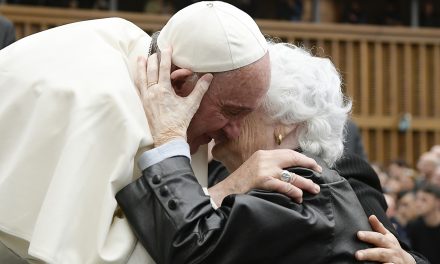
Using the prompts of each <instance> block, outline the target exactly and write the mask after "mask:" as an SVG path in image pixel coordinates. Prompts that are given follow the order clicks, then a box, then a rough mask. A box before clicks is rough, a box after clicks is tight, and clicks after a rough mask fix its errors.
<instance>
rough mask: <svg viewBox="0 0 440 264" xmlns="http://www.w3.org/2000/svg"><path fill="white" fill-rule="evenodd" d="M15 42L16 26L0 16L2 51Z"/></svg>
mask: <svg viewBox="0 0 440 264" xmlns="http://www.w3.org/2000/svg"><path fill="white" fill-rule="evenodd" d="M14 41H15V28H14V24H12V22H11V21H9V20H8V19H6V18H5V17H3V16H1V15H0V50H1V49H3V48H5V47H6V46H9V45H10V44H12V43H13V42H14Z"/></svg>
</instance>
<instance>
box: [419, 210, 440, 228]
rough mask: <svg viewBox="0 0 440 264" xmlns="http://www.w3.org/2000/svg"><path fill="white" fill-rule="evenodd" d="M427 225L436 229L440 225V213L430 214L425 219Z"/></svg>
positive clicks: (435, 211) (434, 211)
mask: <svg viewBox="0 0 440 264" xmlns="http://www.w3.org/2000/svg"><path fill="white" fill-rule="evenodd" d="M423 220H424V221H425V224H426V225H427V226H430V227H435V226H438V225H440V211H439V210H433V211H432V212H430V213H429V214H427V215H426V216H424V217H423Z"/></svg>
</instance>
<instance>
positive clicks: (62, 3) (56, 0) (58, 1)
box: [40, 0, 74, 7]
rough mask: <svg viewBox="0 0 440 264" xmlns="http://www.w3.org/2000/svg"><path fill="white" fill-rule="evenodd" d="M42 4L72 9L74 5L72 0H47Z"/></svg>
mask: <svg viewBox="0 0 440 264" xmlns="http://www.w3.org/2000/svg"><path fill="white" fill-rule="evenodd" d="M41 2H42V4H43V5H45V6H51V7H71V5H73V4H74V2H73V1H71V0H46V1H40V3H41Z"/></svg>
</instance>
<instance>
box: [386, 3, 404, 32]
mask: <svg viewBox="0 0 440 264" xmlns="http://www.w3.org/2000/svg"><path fill="white" fill-rule="evenodd" d="M382 17H383V18H382V21H381V24H383V25H387V26H399V25H402V24H403V23H402V18H401V17H400V10H399V7H398V6H397V3H396V1H393V0H388V1H387V2H386V4H385V10H384V13H383V16H382Z"/></svg>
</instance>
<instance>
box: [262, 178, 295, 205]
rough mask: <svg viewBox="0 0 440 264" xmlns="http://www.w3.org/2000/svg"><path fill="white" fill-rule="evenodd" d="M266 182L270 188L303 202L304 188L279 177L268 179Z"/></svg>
mask: <svg viewBox="0 0 440 264" xmlns="http://www.w3.org/2000/svg"><path fill="white" fill-rule="evenodd" d="M266 184H267V185H266V187H267V189H268V190H271V191H275V192H278V193H281V194H284V195H286V196H289V197H290V198H292V199H294V200H295V201H296V202H298V203H302V196H303V192H302V190H301V189H299V188H297V187H295V186H293V185H292V184H290V183H287V182H283V181H281V180H278V179H273V180H271V181H268V182H267V183H266Z"/></svg>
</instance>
